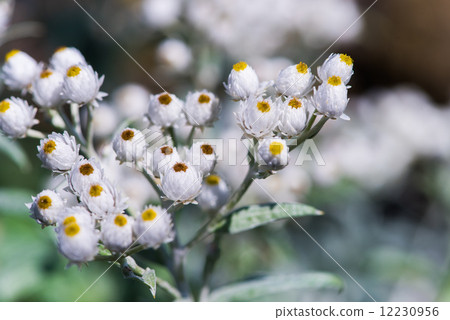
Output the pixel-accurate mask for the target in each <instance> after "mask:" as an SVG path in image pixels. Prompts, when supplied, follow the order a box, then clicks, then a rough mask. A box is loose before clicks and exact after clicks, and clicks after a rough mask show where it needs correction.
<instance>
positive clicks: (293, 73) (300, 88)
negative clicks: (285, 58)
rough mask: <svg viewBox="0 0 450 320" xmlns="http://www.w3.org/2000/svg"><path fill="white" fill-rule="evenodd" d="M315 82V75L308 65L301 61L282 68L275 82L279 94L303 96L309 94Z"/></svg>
mask: <svg viewBox="0 0 450 320" xmlns="http://www.w3.org/2000/svg"><path fill="white" fill-rule="evenodd" d="M313 83H314V75H313V74H312V73H311V69H310V68H308V66H307V65H306V64H305V63H303V62H300V63H299V64H297V65H292V66H289V67H287V68H285V69H283V70H281V72H280V74H279V75H278V78H277V80H276V82H275V87H276V89H277V91H278V93H279V94H282V95H285V96H293V97H302V96H304V95H305V94H307V93H308V92H309V91H310V90H311V88H312V85H313Z"/></svg>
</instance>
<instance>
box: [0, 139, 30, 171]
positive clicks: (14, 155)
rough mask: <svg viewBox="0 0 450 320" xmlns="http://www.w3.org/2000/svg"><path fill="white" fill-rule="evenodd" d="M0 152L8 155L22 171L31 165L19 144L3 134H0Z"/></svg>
mask: <svg viewBox="0 0 450 320" xmlns="http://www.w3.org/2000/svg"><path fill="white" fill-rule="evenodd" d="M0 153H3V154H5V155H6V156H8V157H9V158H10V159H11V160H12V161H13V162H14V163H15V164H16V165H17V166H18V167H19V168H20V170H22V171H27V170H29V169H30V167H31V164H30V160H29V159H28V156H27V155H26V153H25V151H24V150H23V149H22V147H21V146H20V144H19V143H18V142H17V141H13V140H11V139H8V138H7V137H5V136H3V135H0Z"/></svg>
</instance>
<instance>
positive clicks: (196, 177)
mask: <svg viewBox="0 0 450 320" xmlns="http://www.w3.org/2000/svg"><path fill="white" fill-rule="evenodd" d="M201 187H202V178H201V175H200V173H199V172H198V171H197V169H196V168H195V167H194V166H192V165H191V164H189V163H184V162H177V163H175V164H174V165H173V166H172V167H170V168H167V170H166V171H165V172H164V174H163V175H162V176H161V189H162V191H163V192H164V194H165V195H166V197H167V198H168V199H170V200H173V201H175V202H182V203H190V202H194V199H195V197H197V196H198V194H199V193H200V190H201Z"/></svg>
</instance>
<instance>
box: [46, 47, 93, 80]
mask: <svg viewBox="0 0 450 320" xmlns="http://www.w3.org/2000/svg"><path fill="white" fill-rule="evenodd" d="M86 64H87V63H86V59H85V58H84V56H83V55H82V54H81V52H80V51H79V50H78V49H77V48H73V47H60V48H58V49H57V50H56V51H55V52H54V53H53V55H52V57H51V58H50V66H51V68H52V69H54V70H56V71H59V72H60V73H62V74H64V73H65V72H66V71H67V69H68V68H70V67H71V66H74V65H86Z"/></svg>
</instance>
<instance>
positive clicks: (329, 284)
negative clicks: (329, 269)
mask: <svg viewBox="0 0 450 320" xmlns="http://www.w3.org/2000/svg"><path fill="white" fill-rule="evenodd" d="M342 288H343V282H342V280H341V278H339V277H338V276H336V275H333V274H330V273H322V272H312V273H304V274H297V275H281V276H269V277H265V278H261V279H257V280H250V281H246V282H241V283H238V284H233V285H228V286H224V287H222V288H219V289H216V290H214V291H213V292H211V294H210V295H209V297H208V300H209V301H258V300H261V299H262V298H264V297H267V296H277V295H279V294H281V293H285V292H291V291H303V290H305V289H311V290H312V289H332V290H337V291H340V290H342Z"/></svg>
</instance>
